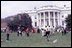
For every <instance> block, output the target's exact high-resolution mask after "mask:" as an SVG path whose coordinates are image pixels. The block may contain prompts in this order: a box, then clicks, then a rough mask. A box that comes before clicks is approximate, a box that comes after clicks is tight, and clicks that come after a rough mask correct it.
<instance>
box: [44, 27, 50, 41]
mask: <svg viewBox="0 0 72 48" xmlns="http://www.w3.org/2000/svg"><path fill="white" fill-rule="evenodd" d="M45 27H46V30H45V32H46V34H45V36H46V39H47V41H49V35H50V26H49V27H48V26H45Z"/></svg>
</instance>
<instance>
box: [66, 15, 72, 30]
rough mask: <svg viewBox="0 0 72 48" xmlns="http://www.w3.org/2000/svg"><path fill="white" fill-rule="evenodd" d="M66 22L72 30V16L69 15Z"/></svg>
mask: <svg viewBox="0 0 72 48" xmlns="http://www.w3.org/2000/svg"><path fill="white" fill-rule="evenodd" d="M65 22H66V27H67V28H69V29H70V28H71V15H68V17H67V18H66V20H65Z"/></svg>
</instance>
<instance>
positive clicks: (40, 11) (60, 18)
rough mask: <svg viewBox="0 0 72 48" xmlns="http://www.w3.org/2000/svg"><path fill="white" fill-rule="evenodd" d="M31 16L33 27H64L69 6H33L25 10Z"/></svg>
mask: <svg viewBox="0 0 72 48" xmlns="http://www.w3.org/2000/svg"><path fill="white" fill-rule="evenodd" d="M26 13H28V14H29V15H30V16H31V18H32V25H33V27H38V26H39V27H40V28H42V27H45V26H50V27H53V26H54V27H56V26H63V27H65V26H66V24H65V21H64V20H65V18H66V17H67V16H68V14H71V8H69V7H57V6H52V5H48V6H42V7H40V8H35V9H34V10H30V11H27V12H26Z"/></svg>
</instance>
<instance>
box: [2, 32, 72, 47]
mask: <svg viewBox="0 0 72 48" xmlns="http://www.w3.org/2000/svg"><path fill="white" fill-rule="evenodd" d="M1 39H2V40H3V42H1V47H71V33H70V32H69V33H68V34H66V35H64V36H62V35H61V33H55V34H54V35H52V36H50V41H49V42H48V41H47V40H46V38H45V37H41V34H38V33H30V36H29V37H27V36H26V35H25V34H24V33H23V36H22V37H21V36H19V37H18V36H17V33H12V34H11V35H10V41H9V42H6V34H5V33H1ZM55 39H57V40H58V41H57V42H56V43H53V40H55Z"/></svg>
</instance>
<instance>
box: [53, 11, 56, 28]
mask: <svg viewBox="0 0 72 48" xmlns="http://www.w3.org/2000/svg"><path fill="white" fill-rule="evenodd" d="M53 15H54V27H56V22H55V12H53Z"/></svg>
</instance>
